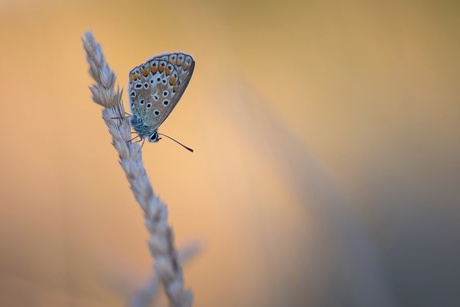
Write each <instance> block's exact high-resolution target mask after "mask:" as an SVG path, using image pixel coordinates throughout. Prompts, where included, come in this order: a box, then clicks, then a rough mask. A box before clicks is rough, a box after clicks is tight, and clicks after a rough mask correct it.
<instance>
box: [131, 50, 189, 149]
mask: <svg viewBox="0 0 460 307" xmlns="http://www.w3.org/2000/svg"><path fill="white" fill-rule="evenodd" d="M194 69H195V61H194V60H193V57H192V56H191V55H189V54H186V53H183V52H175V53H163V54H160V55H156V56H154V57H152V58H150V59H148V60H147V62H146V63H144V64H141V65H139V66H137V67H135V68H134V69H132V70H131V71H130V73H129V86H128V92H129V101H130V106H131V111H132V113H133V115H132V119H131V125H132V127H133V128H134V131H136V133H137V135H138V136H139V137H140V138H141V139H142V140H145V139H147V140H148V141H149V142H152V143H154V142H158V141H159V140H160V139H161V138H160V137H159V134H161V133H158V131H157V130H158V127H159V126H160V125H161V124H162V123H163V122H164V121H165V119H166V118H167V117H168V116H169V114H171V112H172V110H173V109H174V108H175V107H176V105H177V103H178V102H179V100H180V98H181V97H182V95H183V94H184V91H185V89H186V88H187V86H188V84H189V82H190V79H191V78H192V75H193V70H194ZM161 135H164V134H161ZM164 136H166V137H168V136H167V135H164ZM168 138H170V137H168ZM170 139H172V138H170ZM172 140H173V141H175V142H177V141H176V140H174V139H172ZM177 143H179V142H177ZM179 144H180V143H179ZM181 145H182V144H181ZM182 146H184V145H182ZM184 147H185V148H187V149H189V150H190V151H192V152H193V150H191V149H190V148H188V147H186V146H184Z"/></svg>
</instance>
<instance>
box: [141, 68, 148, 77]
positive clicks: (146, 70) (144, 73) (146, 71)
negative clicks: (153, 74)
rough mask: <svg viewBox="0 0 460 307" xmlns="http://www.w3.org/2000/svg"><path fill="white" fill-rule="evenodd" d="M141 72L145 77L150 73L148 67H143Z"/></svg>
mask: <svg viewBox="0 0 460 307" xmlns="http://www.w3.org/2000/svg"><path fill="white" fill-rule="evenodd" d="M141 73H142V74H143V75H144V77H147V76H148V75H149V70H148V69H147V68H142V69H141Z"/></svg>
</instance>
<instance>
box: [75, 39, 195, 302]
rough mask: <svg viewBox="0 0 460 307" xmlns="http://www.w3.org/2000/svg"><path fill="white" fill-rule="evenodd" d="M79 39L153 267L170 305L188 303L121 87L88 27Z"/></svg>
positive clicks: (163, 209)
mask: <svg viewBox="0 0 460 307" xmlns="http://www.w3.org/2000/svg"><path fill="white" fill-rule="evenodd" d="M82 40H83V47H84V49H85V50H86V59H87V61H88V63H89V67H90V68H89V74H90V76H91V77H92V78H93V79H94V80H95V81H96V84H95V85H92V86H91V87H90V90H91V93H92V95H93V97H92V98H93V101H94V102H95V103H97V104H99V105H101V106H103V107H104V109H103V110H102V118H103V119H104V121H105V123H106V125H107V127H108V128H109V132H110V134H111V135H112V144H113V146H114V147H115V149H116V150H117V152H118V155H119V157H120V165H121V167H122V168H123V171H124V172H125V174H126V178H127V179H128V181H129V183H130V184H131V187H130V188H131V190H132V192H133V194H134V197H135V199H136V201H137V202H138V203H139V205H140V206H141V208H142V210H143V211H144V216H145V223H146V227H147V229H148V231H149V232H150V239H149V241H148V245H149V249H150V253H151V255H152V257H153V258H154V260H155V264H154V268H155V270H156V272H157V274H158V277H159V279H160V280H161V282H162V283H163V285H164V289H165V291H166V294H167V296H168V298H169V300H170V304H171V306H173V307H190V306H192V302H193V295H192V292H191V291H190V290H184V283H183V275H182V268H181V266H180V263H179V260H178V258H177V252H176V249H175V247H174V236H173V232H172V230H171V228H170V227H169V226H168V223H167V220H168V210H167V208H166V206H165V204H164V203H163V202H162V201H161V200H160V199H159V198H158V197H157V196H156V195H155V193H154V191H153V189H152V186H151V184H150V181H149V179H148V177H147V173H146V171H145V168H144V165H143V162H142V151H141V148H140V146H139V145H138V144H137V143H131V142H130V139H131V125H130V121H129V118H128V117H125V110H124V106H123V103H122V101H121V99H122V93H123V91H120V89H119V88H118V86H117V89H116V91H115V83H116V77H115V74H114V72H113V71H112V70H111V69H110V67H109V65H108V64H107V63H106V61H105V58H104V55H103V53H102V48H101V46H100V45H99V44H98V43H97V42H96V40H95V39H94V36H93V34H92V33H91V31H88V32H86V33H85V38H84V39H82ZM137 306H138V305H136V307H137ZM139 307H140V306H139Z"/></svg>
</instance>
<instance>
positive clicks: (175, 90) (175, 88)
mask: <svg viewBox="0 0 460 307" xmlns="http://www.w3.org/2000/svg"><path fill="white" fill-rule="evenodd" d="M173 91H174V93H175V92H177V85H176V86H175V87H174V89H173Z"/></svg>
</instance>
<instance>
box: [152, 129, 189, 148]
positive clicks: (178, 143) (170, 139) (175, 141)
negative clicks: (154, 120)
mask: <svg viewBox="0 0 460 307" xmlns="http://www.w3.org/2000/svg"><path fill="white" fill-rule="evenodd" d="M157 133H158V132H157ZM158 134H159V135H162V136H165V137H167V138H168V139H170V140H173V141H174V142H176V143H177V144H179V145H180V146H182V147H184V148H185V149H187V150H188V151H190V152H193V149H191V148H189V147H187V146H185V145H184V144H182V143H179V142H178V141H176V140H175V139H173V138H172V137H170V136H167V135H166V134H163V133H158Z"/></svg>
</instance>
